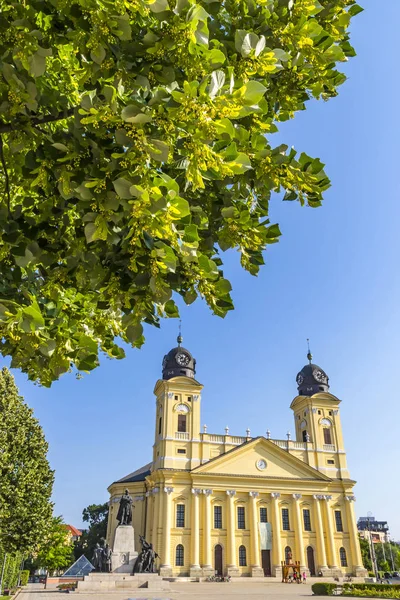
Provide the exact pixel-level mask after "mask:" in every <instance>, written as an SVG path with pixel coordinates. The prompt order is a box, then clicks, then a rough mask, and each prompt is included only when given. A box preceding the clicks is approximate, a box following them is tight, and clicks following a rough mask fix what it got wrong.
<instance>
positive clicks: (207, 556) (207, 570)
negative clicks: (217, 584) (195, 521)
mask: <svg viewBox="0 0 400 600" xmlns="http://www.w3.org/2000/svg"><path fill="white" fill-rule="evenodd" d="M203 495H204V528H203V552H204V564H203V576H204V577H207V576H209V575H214V569H213V566H212V557H211V496H212V490H209V489H207V490H203Z"/></svg>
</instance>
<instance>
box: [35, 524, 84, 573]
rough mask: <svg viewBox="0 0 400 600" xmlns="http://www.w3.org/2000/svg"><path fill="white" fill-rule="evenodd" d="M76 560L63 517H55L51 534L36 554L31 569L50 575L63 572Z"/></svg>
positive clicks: (49, 533)
mask: <svg viewBox="0 0 400 600" xmlns="http://www.w3.org/2000/svg"><path fill="white" fill-rule="evenodd" d="M73 560H74V548H73V544H72V543H71V540H70V536H69V532H68V529H67V528H66V526H65V523H63V520H62V518H61V517H53V519H52V521H51V526H50V529H49V532H48V534H47V536H46V538H45V539H44V541H43V542H42V544H41V545H40V546H39V548H38V551H37V552H36V553H35V554H34V557H33V561H32V565H31V568H34V569H39V568H42V569H46V571H47V572H49V573H54V572H57V571H63V570H65V569H66V568H67V567H69V566H70V564H71V563H72V562H73Z"/></svg>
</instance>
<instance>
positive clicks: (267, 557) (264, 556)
mask: <svg viewBox="0 0 400 600" xmlns="http://www.w3.org/2000/svg"><path fill="white" fill-rule="evenodd" d="M261 566H262V568H263V569H264V577H271V550H261Z"/></svg>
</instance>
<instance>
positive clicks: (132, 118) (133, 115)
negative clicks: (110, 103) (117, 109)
mask: <svg viewBox="0 0 400 600" xmlns="http://www.w3.org/2000/svg"><path fill="white" fill-rule="evenodd" d="M121 117H122V118H123V120H124V121H127V122H128V123H137V124H143V123H150V121H151V116H150V115H148V114H145V113H143V112H141V110H140V108H139V107H138V106H135V105H134V104H130V105H129V106H125V108H123V109H122V111H121Z"/></svg>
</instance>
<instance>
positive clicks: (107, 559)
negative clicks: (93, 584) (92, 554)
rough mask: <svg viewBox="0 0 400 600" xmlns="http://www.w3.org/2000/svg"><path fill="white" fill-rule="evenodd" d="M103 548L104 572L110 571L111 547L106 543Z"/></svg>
mask: <svg viewBox="0 0 400 600" xmlns="http://www.w3.org/2000/svg"><path fill="white" fill-rule="evenodd" d="M102 550H103V563H104V571H105V573H111V554H112V552H111V548H110V546H109V545H108V544H106V545H105V546H104V548H102Z"/></svg>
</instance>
